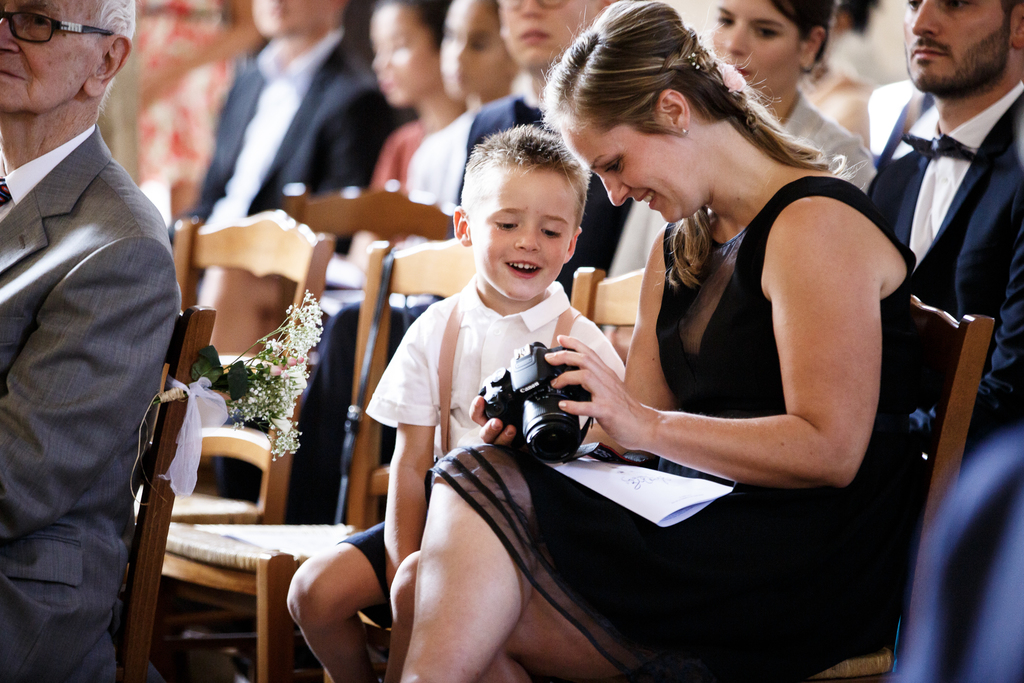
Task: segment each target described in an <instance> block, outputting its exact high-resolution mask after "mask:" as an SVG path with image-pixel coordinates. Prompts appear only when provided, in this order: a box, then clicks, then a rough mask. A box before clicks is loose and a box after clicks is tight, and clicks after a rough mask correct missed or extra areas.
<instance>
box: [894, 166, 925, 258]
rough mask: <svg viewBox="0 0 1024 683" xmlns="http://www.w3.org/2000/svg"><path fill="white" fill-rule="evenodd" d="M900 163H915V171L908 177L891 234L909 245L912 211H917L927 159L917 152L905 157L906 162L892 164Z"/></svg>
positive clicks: (912, 220)
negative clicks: (918, 196) (894, 234)
mask: <svg viewBox="0 0 1024 683" xmlns="http://www.w3.org/2000/svg"><path fill="white" fill-rule="evenodd" d="M900 162H903V163H906V164H915V163H916V169H915V170H913V171H912V173H913V175H912V176H911V177H910V180H909V182H908V183H907V187H906V191H905V192H904V193H903V201H902V202H901V203H900V212H899V215H898V217H897V218H896V225H894V226H893V232H894V233H896V237H897V238H898V239H899V241H900V242H902V243H903V244H906V245H909V244H910V231H911V228H913V226H914V211H915V210H916V209H917V195H919V194H920V193H921V182H922V181H923V180H924V171H925V169H926V168H928V159H927V158H926V157H923V156H921V155H920V154H918V153H917V152H911V153H910V154H908V155H907V158H906V161H903V160H902V159H901V160H900V161H894V162H892V163H893V164H896V163H900Z"/></svg>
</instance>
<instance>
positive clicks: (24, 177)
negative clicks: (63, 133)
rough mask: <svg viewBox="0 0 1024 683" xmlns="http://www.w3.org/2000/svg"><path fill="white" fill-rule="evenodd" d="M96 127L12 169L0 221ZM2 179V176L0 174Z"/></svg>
mask: <svg viewBox="0 0 1024 683" xmlns="http://www.w3.org/2000/svg"><path fill="white" fill-rule="evenodd" d="M94 130H96V126H89V128H88V129H87V130H86V131H85V132H84V133H80V134H79V135H76V136H75V137H73V138H71V139H70V140H68V141H67V142H65V143H64V144H63V145H61V146H60V147H58V148H56V149H53V150H50V151H49V152H47V153H46V154H44V155H43V156H41V157H36V158H35V159H33V160H32V161H30V162H28V163H27V164H23V165H22V166H20V167H18V168H16V169H14V170H13V171H11V172H10V173H8V174H7V176H6V178H5V182H6V183H7V189H8V190H10V192H11V201H9V202H7V203H6V204H4V205H3V206H0V221H2V220H3V219H4V218H6V217H7V214H9V213H10V212H11V209H13V208H14V206H15V205H16V204H17V203H18V202H20V201H21V200H22V199H24V198H25V195H27V194H28V193H29V192H31V191H32V188H34V187H35V186H36V185H38V184H39V183H40V181H42V179H43V178H45V177H46V176H47V175H49V173H50V171H52V170H53V169H55V168H57V164H59V163H60V162H62V161H64V160H65V159H67V158H68V155H69V154H71V153H72V152H74V151H75V150H76V149H78V146H79V145H81V144H82V143H83V142H85V140H86V138H88V137H89V136H90V135H92V132H93V131H94ZM0 177H2V174H0Z"/></svg>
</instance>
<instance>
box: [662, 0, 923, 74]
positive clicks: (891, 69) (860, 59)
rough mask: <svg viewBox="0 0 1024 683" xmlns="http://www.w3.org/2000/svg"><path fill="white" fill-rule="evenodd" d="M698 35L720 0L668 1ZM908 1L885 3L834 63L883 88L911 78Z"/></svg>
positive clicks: (710, 20) (846, 42)
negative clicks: (905, 24) (905, 25)
mask: <svg viewBox="0 0 1024 683" xmlns="http://www.w3.org/2000/svg"><path fill="white" fill-rule="evenodd" d="M667 1H668V2H670V3H671V4H672V5H673V6H674V7H676V9H678V10H679V13H680V14H681V15H682V16H683V19H685V20H686V21H687V22H689V23H690V24H691V25H692V26H693V27H694V28H696V29H697V30H698V31H706V30H710V29H711V27H712V26H713V25H714V24H713V22H714V21H715V17H716V16H717V9H716V8H717V6H718V0H667ZM905 6H906V0H882V1H881V3H880V5H879V7H878V9H877V10H875V13H874V14H873V15H872V19H871V24H870V25H869V26H868V32H867V35H865V36H864V37H863V38H862V37H860V36H850V37H849V38H848V39H847V40H844V41H843V44H839V45H836V46H835V49H834V52H835V54H834V57H833V58H834V59H835V60H836V61H837V62H838V63H845V64H848V65H850V66H851V67H852V68H853V69H854V70H855V71H856V72H857V73H859V74H860V75H861V76H863V77H865V78H868V79H870V80H872V81H874V82H876V83H877V84H879V85H882V84H885V83H891V82H892V81H899V80H903V79H905V78H906V77H907V70H906V61H905V59H904V56H903V9H904V7H905Z"/></svg>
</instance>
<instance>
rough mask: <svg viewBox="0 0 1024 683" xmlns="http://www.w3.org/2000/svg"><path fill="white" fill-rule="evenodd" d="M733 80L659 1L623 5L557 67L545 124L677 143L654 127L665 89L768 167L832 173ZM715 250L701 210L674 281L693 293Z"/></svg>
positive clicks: (680, 248) (689, 222)
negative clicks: (621, 130)
mask: <svg viewBox="0 0 1024 683" xmlns="http://www.w3.org/2000/svg"><path fill="white" fill-rule="evenodd" d="M730 72H731V74H730ZM736 75H737V74H736V72H735V71H734V70H733V69H732V67H730V66H728V65H725V64H723V63H722V62H721V61H720V60H719V59H718V58H717V57H716V56H715V55H714V53H713V52H711V51H710V50H709V49H708V48H706V47H704V45H703V44H702V43H701V40H700V38H699V37H698V36H697V33H696V32H695V31H694V30H693V29H691V28H690V27H688V26H686V25H685V24H684V23H683V21H682V19H681V18H680V17H679V14H678V13H677V12H676V10H675V9H673V8H672V7H671V6H669V5H666V4H664V3H663V2H659V1H657V0H619V2H615V3H613V4H612V5H610V6H609V7H608V8H607V9H606V10H605V11H604V13H603V14H602V15H601V16H600V17H598V19H597V21H596V22H595V23H594V25H593V26H592V27H591V28H590V29H589V30H587V31H586V32H584V33H583V34H582V35H580V36H579V37H578V38H577V39H576V41H575V42H574V43H573V45H572V46H571V47H570V48H569V49H568V50H566V52H565V53H564V54H563V55H562V58H561V60H560V62H559V63H558V64H556V65H555V67H554V69H553V70H552V72H551V74H550V76H549V78H548V84H547V87H546V89H545V91H544V116H545V119H546V120H547V122H548V124H549V125H550V126H551V127H552V128H554V129H556V130H574V131H582V130H584V129H596V130H599V131H607V130H611V129H612V128H614V127H616V126H619V125H627V126H630V127H632V128H634V129H635V130H637V131H639V132H642V133H648V134H665V133H668V134H676V132H675V131H673V130H670V129H666V128H664V127H663V126H661V125H659V124H658V123H657V122H656V120H655V118H654V111H655V107H656V105H657V103H658V98H659V96H660V95H661V93H662V92H663V91H665V90H669V89H671V90H676V91H678V92H680V93H682V94H683V95H684V96H686V99H687V101H688V102H689V104H690V106H691V108H692V109H693V110H694V111H695V112H696V113H697V115H698V116H699V117H700V118H701V119H702V120H704V121H728V122H729V123H730V124H731V125H732V126H733V128H734V129H736V130H737V131H738V132H739V133H740V134H741V135H742V136H743V137H744V138H746V139H747V140H748V141H750V142H751V143H752V144H753V145H754V146H756V147H757V148H758V149H760V150H761V151H762V152H764V153H765V154H766V155H767V156H768V157H770V158H771V159H774V160H775V161H778V162H780V163H783V164H786V165H787V166H793V167H796V168H804V169H808V170H816V171H822V170H828V168H829V165H828V163H827V161H826V160H825V159H824V158H823V157H822V155H821V153H820V152H819V151H818V150H817V149H815V148H814V147H811V146H809V145H806V144H804V143H802V142H800V141H798V140H796V139H794V138H792V137H790V136H789V135H787V134H786V133H785V132H784V131H783V130H782V128H781V127H780V126H779V123H778V122H777V121H776V119H775V117H774V116H772V115H771V114H770V113H769V112H768V110H767V109H766V108H765V106H764V104H763V103H762V100H761V97H762V96H761V95H760V94H759V93H758V92H757V91H756V90H755V89H754V88H750V87H737V86H736V85H735V83H734V82H733V81H734V77H735V76H736ZM730 85H732V86H733V88H732V89H730V87H729V86H730ZM711 245H712V240H711V222H710V217H709V215H708V211H707V209H706V208H703V209H701V210H700V211H698V212H697V213H696V214H694V215H693V216H691V217H690V218H687V219H684V220H683V222H682V225H681V226H680V229H679V230H676V231H675V234H674V236H673V239H672V250H673V254H674V263H672V264H670V265H669V279H670V281H671V282H672V283H673V284H677V285H678V284H684V285H686V286H688V287H696V286H697V285H699V284H700V282H701V280H702V279H703V277H704V275H705V272H704V271H705V267H706V263H707V260H708V256H709V254H710V251H711Z"/></svg>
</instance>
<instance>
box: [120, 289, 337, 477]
mask: <svg viewBox="0 0 1024 683" xmlns="http://www.w3.org/2000/svg"><path fill="white" fill-rule="evenodd" d="M322 329H323V322H322V315H321V313H320V302H319V301H317V300H316V298H314V297H313V295H312V294H310V293H309V292H306V295H305V297H304V298H303V300H302V304H300V305H299V306H298V307H295V306H290V307H289V308H288V312H287V317H286V318H285V320H284V322H283V323H281V326H280V327H278V328H277V329H276V330H274V331H273V332H271V333H270V334H268V335H267V336H265V337H263V338H262V339H260V340H259V341H257V342H256V343H255V344H253V345H252V346H250V347H249V349H247V350H246V353H247V352H248V351H250V350H252V349H253V348H256V347H257V346H260V345H262V347H263V348H262V350H260V351H259V352H258V353H257V354H256V355H255V356H253V357H251V358H248V357H245V353H243V354H242V355H241V356H239V357H238V358H237V359H235V360H234V361H232V362H231V363H228V364H227V365H226V366H225V365H223V364H222V362H221V358H220V355H219V354H218V353H217V349H216V348H214V347H213V346H207V347H206V348H204V349H202V350H201V351H199V360H197V361H196V362H195V363H193V364H192V382H191V383H190V384H189V385H188V386H186V385H184V384H182V383H181V382H178V381H177V380H175V379H174V378H173V377H168V378H167V383H168V384H169V385H170V388H168V389H166V390H165V391H161V392H160V393H159V394H157V395H156V396H155V397H154V398H153V405H156V404H159V403H167V402H169V401H187V402H188V407H187V408H186V410H185V418H184V420H183V422H182V425H181V430H180V431H179V432H178V436H177V439H176V443H177V450H176V451H175V454H174V458H173V460H172V461H171V464H170V466H169V467H168V469H167V472H166V473H164V474H159V475H157V476H158V477H159V478H163V479H169V480H170V482H171V490H172V491H174V494H175V495H178V496H188V495H191V494H192V492H193V491H194V490H195V486H196V478H197V472H198V470H199V459H200V457H201V456H202V442H203V427H220V426H221V425H223V424H225V423H226V422H227V421H228V420H229V418H230V419H231V420H232V421H233V422H234V426H235V427H236V428H238V427H241V426H242V425H244V424H250V425H253V426H255V427H257V428H259V429H262V430H263V431H264V432H266V433H268V434H269V435H270V439H271V455H272V456H273V458H274V459H275V460H276V459H277V458H278V456H282V455H286V454H288V453H292V452H294V451H295V449H297V448H298V447H299V430H297V429H295V426H294V425H293V424H292V415H293V413H294V412H295V402H296V401H297V400H298V398H299V395H300V394H301V393H302V390H303V389H305V388H306V379H307V377H309V367H308V364H307V363H308V360H309V350H310V349H311V348H313V346H315V345H316V344H317V342H319V341H320V332H321V331H322ZM144 427H145V419H143V424H141V425H139V455H140V457H141V454H142V447H143V443H144V439H143V428H144Z"/></svg>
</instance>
